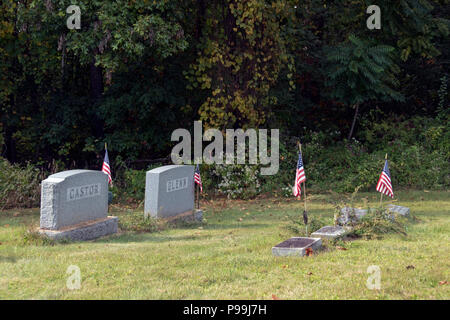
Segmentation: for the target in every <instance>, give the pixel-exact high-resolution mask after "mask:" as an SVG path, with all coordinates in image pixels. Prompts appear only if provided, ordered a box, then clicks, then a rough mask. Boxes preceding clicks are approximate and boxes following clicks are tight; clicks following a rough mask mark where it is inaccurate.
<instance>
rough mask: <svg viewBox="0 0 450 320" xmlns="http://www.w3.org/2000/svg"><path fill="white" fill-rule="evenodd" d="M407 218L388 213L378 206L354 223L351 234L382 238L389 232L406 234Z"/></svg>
mask: <svg viewBox="0 0 450 320" xmlns="http://www.w3.org/2000/svg"><path fill="white" fill-rule="evenodd" d="M406 220H407V219H406V218H405V217H403V216H401V215H398V214H392V213H388V212H387V211H386V210H384V209H381V208H378V209H376V210H372V211H369V213H367V214H366V215H365V216H363V217H362V218H361V220H360V221H358V222H357V223H355V224H354V225H353V230H352V231H351V234H353V235H356V236H359V237H364V238H368V239H371V238H382V236H383V235H385V234H388V233H397V234H401V235H404V236H406V235H407V233H406Z"/></svg>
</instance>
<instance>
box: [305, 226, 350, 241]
mask: <svg viewBox="0 0 450 320" xmlns="http://www.w3.org/2000/svg"><path fill="white" fill-rule="evenodd" d="M349 231H350V229H349V228H348V227H341V226H325V227H322V228H320V229H319V230H317V231H315V232H313V233H311V237H314V238H321V239H329V240H334V239H337V238H340V237H343V236H344V235H345V234H346V233H348V232H349Z"/></svg>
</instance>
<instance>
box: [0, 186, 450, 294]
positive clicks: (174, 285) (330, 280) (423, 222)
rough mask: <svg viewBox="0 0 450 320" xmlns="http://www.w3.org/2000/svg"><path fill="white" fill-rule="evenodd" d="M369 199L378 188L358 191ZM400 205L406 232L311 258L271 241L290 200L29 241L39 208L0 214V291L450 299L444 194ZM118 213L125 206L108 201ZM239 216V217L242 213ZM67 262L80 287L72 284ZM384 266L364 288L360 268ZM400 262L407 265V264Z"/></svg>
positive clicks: (317, 204) (220, 205)
mask: <svg viewBox="0 0 450 320" xmlns="http://www.w3.org/2000/svg"><path fill="white" fill-rule="evenodd" d="M358 197H359V199H361V198H363V197H364V198H366V199H368V200H369V204H371V205H372V206H375V205H377V204H378V199H379V198H378V194H376V193H370V194H369V193H363V194H359V195H358ZM328 198H329V196H327V195H312V196H311V197H310V201H309V214H310V216H315V215H322V216H323V217H328V218H329V219H330V221H331V220H332V217H333V212H334V211H333V207H332V206H331V205H330V204H329V203H328V202H327V201H326V200H327V199H328ZM396 198H397V202H396V203H397V204H400V205H405V206H408V207H410V208H411V212H412V214H413V215H415V216H416V217H417V218H418V219H419V221H416V222H411V223H409V224H408V236H407V237H404V236H401V235H387V236H385V237H383V239H381V240H355V241H349V242H345V243H339V246H340V247H345V248H347V250H340V249H338V248H337V245H336V244H332V243H326V248H325V249H324V250H323V251H321V252H316V253H315V254H314V255H313V256H311V257H303V258H299V257H286V258H280V257H273V256H272V253H271V248H272V246H274V245H276V244H277V243H279V242H281V241H283V240H286V239H287V238H289V237H291V236H294V235H295V234H294V233H293V231H290V230H289V229H288V228H286V226H287V225H289V224H290V223H291V222H290V219H289V218H288V216H293V215H299V216H300V215H301V213H302V211H303V202H302V201H297V200H295V199H290V200H286V199H264V200H253V201H247V202H244V201H225V200H218V201H215V202H209V203H206V202H204V203H203V204H202V206H203V208H204V209H205V210H206V211H205V213H204V216H205V217H206V219H207V222H206V223H204V224H203V225H190V226H184V227H183V226H180V227H178V228H169V229H167V230H163V231H160V232H155V233H130V232H127V233H121V234H119V235H115V236H110V237H106V238H102V239H98V240H95V241H89V242H77V243H68V244H56V245H54V246H50V245H36V244H33V243H25V242H24V241H23V235H24V233H25V231H26V230H27V229H28V228H30V227H36V226H38V222H39V209H30V210H10V211H6V212H1V213H0V242H1V244H0V298H2V299H272V295H275V296H276V297H278V298H280V299H449V298H450V289H449V285H448V284H447V285H446V284H439V283H440V282H442V281H450V276H449V275H450V272H449V271H450V259H449V258H450V256H449V234H450V193H449V192H425V193H424V192H420V191H411V192H406V191H404V192H398V193H397V194H396ZM112 214H115V215H118V216H119V217H123V216H124V215H126V214H130V213H128V212H127V210H118V209H115V210H113V212H112ZM240 220H242V221H240ZM70 265H76V266H78V267H79V268H80V270H81V279H82V281H81V288H80V289H79V290H69V289H67V287H66V281H67V279H68V277H69V276H70V275H69V274H66V271H67V268H68V267H69V266H70ZM370 265H378V266H379V267H380V269H381V288H380V289H379V290H369V289H368V288H367V286H366V281H367V279H368V277H369V276H370V274H368V273H367V268H368V267H369V266H370ZM407 266H413V267H409V268H407Z"/></svg>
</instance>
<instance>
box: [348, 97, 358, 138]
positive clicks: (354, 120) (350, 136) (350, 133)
mask: <svg viewBox="0 0 450 320" xmlns="http://www.w3.org/2000/svg"><path fill="white" fill-rule="evenodd" d="M358 111H359V103H357V104H356V105H355V115H354V116H353V122H352V127H351V129H350V132H349V134H348V137H347V140H348V141H349V142H350V139H351V138H352V136H353V131H354V130H355V124H356V119H357V118H358Z"/></svg>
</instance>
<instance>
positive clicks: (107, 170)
mask: <svg viewBox="0 0 450 320" xmlns="http://www.w3.org/2000/svg"><path fill="white" fill-rule="evenodd" d="M102 172H104V173H106V174H107V175H108V183H109V184H112V178H111V168H110V166H109V157H108V150H107V149H106V148H105V159H104V160H103V165H102Z"/></svg>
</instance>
